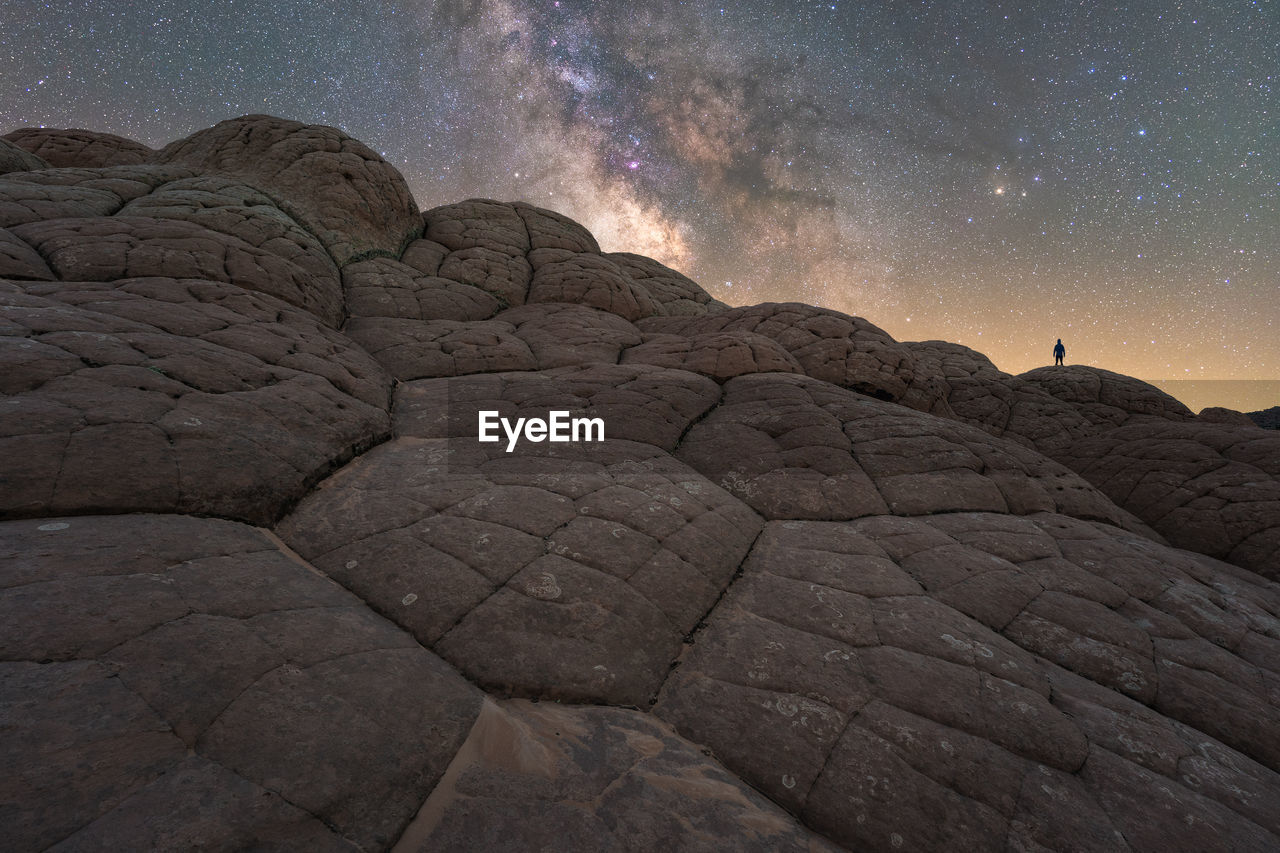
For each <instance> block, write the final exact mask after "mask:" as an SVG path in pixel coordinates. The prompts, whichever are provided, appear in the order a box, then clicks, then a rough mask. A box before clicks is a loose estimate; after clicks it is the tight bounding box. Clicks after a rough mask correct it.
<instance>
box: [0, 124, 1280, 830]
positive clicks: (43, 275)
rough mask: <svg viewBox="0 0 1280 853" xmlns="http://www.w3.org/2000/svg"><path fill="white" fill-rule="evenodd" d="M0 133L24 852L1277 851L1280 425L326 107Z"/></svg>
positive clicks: (8, 590) (15, 759)
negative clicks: (564, 417)
mask: <svg viewBox="0 0 1280 853" xmlns="http://www.w3.org/2000/svg"><path fill="white" fill-rule="evenodd" d="M6 139H7V142H5V143H4V145H3V146H0V171H3V174H0V219H2V220H3V221H0V306H2V307H0V312H2V314H0V315H2V316H3V327H2V331H3V335H0V362H2V364H3V369H0V390H2V391H3V393H4V397H3V399H2V400H0V407H2V408H0V451H2V453H0V519H2V520H0V566H2V567H3V568H2V569H0V617H2V618H0V651H2V653H3V660H0V695H2V696H3V700H2V702H0V708H2V709H3V711H2V713H3V719H4V720H5V725H4V726H0V755H3V756H4V771H5V772H4V773H3V774H0V817H2V818H3V825H4V826H5V827H6V829H5V836H6V844H7V845H8V846H9V847H11V848H12V849H15V850H43V849H47V848H51V847H53V848H57V849H59V850H79V849H149V848H155V849H186V848H191V847H197V846H200V847H206V848H211V849H243V848H250V847H252V848H256V849H270V850H374V849H390V848H392V847H396V849H400V850H445V849H447V850H468V849H471V850H487V849H494V848H495V847H499V846H501V847H505V848H506V849H516V850H537V849H547V848H552V849H558V850H570V851H571V850H599V849H611V850H635V851H648V850H654V849H663V848H670V849H676V850H708V851H710V850H724V849H735V850H738V849H741V850H761V851H766V850H768V851H772V850H810V851H814V850H839V849H848V850H855V849H856V850H886V851H891V850H897V849H906V850H951V849H972V850H1064V851H1065V850H1099V851H1113V850H1147V851H1167V850H1205V849H1233V850H1255V851H1264V850H1274V849H1277V847H1280V585H1278V584H1277V583H1276V579H1277V578H1280V436H1277V435H1276V434H1275V433H1272V432H1266V431H1263V430H1259V429H1257V428H1256V427H1253V426H1248V425H1244V424H1241V423H1239V422H1238V421H1228V420H1224V419H1223V418H1220V417H1214V416H1213V415H1211V414H1207V415H1203V416H1201V417H1197V416H1195V415H1193V414H1192V413H1190V412H1189V411H1187V410H1186V409H1185V407H1182V406H1180V404H1178V403H1177V402H1176V401H1174V400H1172V398H1169V397H1167V396H1166V395H1163V394H1162V393H1161V392H1159V391H1158V390H1157V389H1155V388H1152V387H1151V386H1148V385H1145V384H1144V383H1141V382H1138V381H1137V380H1133V379H1130V378H1128V377H1124V376H1121V375H1119V374H1115V373H1110V372H1107V371H1102V370H1097V369H1091V368H1084V367H1063V368H1043V369H1040V370H1036V371H1031V372H1030V373H1027V374H1024V375H1022V376H1018V377H1014V376H1009V375H1007V374H1004V373H1002V372H1000V371H999V370H998V369H996V367H995V366H994V365H993V364H991V362H990V361H989V360H988V359H986V358H985V357H983V356H982V355H981V354H980V353H976V352H974V351H972V350H969V349H967V348H965V347H960V346H957V345H954V344H948V343H945V342H939V341H929V342H914V343H913V342H898V341H895V340H893V339H892V338H891V337H890V336H889V335H888V334H886V333H885V332H883V331H882V330H880V329H878V328H876V327H875V326H874V325H872V324H871V323H869V322H867V321H866V320H863V319H861V318H856V317H849V316H845V315H842V314H839V313H837V312H833V311H829V310H825V309H819V308H814V307H811V306H806V305H799V304H785V305H758V306H750V307H740V308H731V307H729V306H726V305H723V304H721V303H718V302H716V301H715V300H713V299H711V298H710V297H709V296H708V295H707V293H706V292H705V291H703V290H702V289H701V288H699V287H698V286H697V285H696V284H695V283H694V282H692V281H690V280H689V279H687V278H686V277H684V276H682V275H680V274H679V273H677V272H675V271H673V270H670V269H667V268H666V267H664V266H662V265H661V264H658V263H657V262H655V261H652V260H650V259H648V258H643V257H640V256H637V255H630V254H625V253H605V252H602V251H601V250H600V247H599V246H598V244H597V243H596V241H595V239H594V238H593V237H592V236H591V234H590V233H589V232H587V230H586V229H584V228H583V227H582V226H580V225H579V224H577V223H575V222H573V221H571V220H569V219H567V218H565V217H564V216H561V215H559V214H556V213H554V212H552V211H547V210H542V209H540V208H536V207H533V206H531V205H528V204H525V203H523V202H515V203H502V202H497V201H489V200H475V199H473V200H469V201H464V202H460V203H457V204H451V205H447V206H444V207H439V208H435V209H433V210H428V211H426V212H425V213H420V212H419V211H418V209H417V205H416V203H415V202H414V200H413V198H412V196H411V194H410V193H409V190H408V187H407V186H406V185H405V183H404V181H403V179H402V178H401V177H400V176H399V175H398V174H397V173H396V172H395V170H394V169H392V168H391V167H390V166H389V165H387V164H386V163H385V162H383V161H382V160H381V158H379V157H378V156H377V155H376V154H375V153H374V152H372V151H371V150H370V149H368V148H367V147H365V146H363V145H361V144H360V143H358V142H356V141H355V140H352V139H350V138H349V137H347V136H346V135H344V134H342V133H341V132H339V131H337V130H334V129H332V128H324V127H311V126H305V125H301V124H298V123H296V122H287V121H283V120H280V119H275V118H270V117H266V116H247V117H244V118H241V119H235V120H232V121H227V122H223V123H222V124H220V125H218V126H216V127H214V128H210V129H208V130H205V131H201V132H199V133H196V134H194V135H192V136H190V137H188V138H187V139H184V140H179V141H177V142H174V143H172V144H170V145H168V146H166V147H165V148H164V149H162V150H160V151H153V150H151V149H148V148H146V147H145V146H142V145H139V144H137V143H133V142H130V141H128V140H124V139H121V138H119V137H114V136H110V135H107V134H96V133H93V132H90V131H82V130H76V131H59V130H50V129H40V130H31V129H28V130H21V131H16V132H14V133H12V134H10V135H9V136H8V137H6ZM552 410H563V411H568V412H571V413H573V414H574V415H575V416H583V417H590V418H598V419H600V420H601V421H602V422H603V423H604V425H605V430H606V435H605V440H604V441H602V442H588V441H579V442H576V443H573V442H570V443H551V442H547V441H532V440H524V441H520V442H518V443H516V445H515V446H514V447H513V448H512V449H511V450H510V451H508V449H507V445H506V444H505V443H503V442H496V443H482V442H479V441H477V423H478V417H479V413H480V412H481V411H489V412H497V413H499V414H500V415H501V416H502V417H504V418H508V419H510V420H512V421H514V420H515V419H516V418H522V417H523V418H534V417H546V416H547V414H548V412H549V411H552Z"/></svg>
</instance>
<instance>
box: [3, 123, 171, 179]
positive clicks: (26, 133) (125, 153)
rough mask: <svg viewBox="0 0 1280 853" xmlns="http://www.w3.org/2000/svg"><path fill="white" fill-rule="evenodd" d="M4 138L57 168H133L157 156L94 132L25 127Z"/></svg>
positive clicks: (142, 147) (139, 146) (138, 145)
mask: <svg viewBox="0 0 1280 853" xmlns="http://www.w3.org/2000/svg"><path fill="white" fill-rule="evenodd" d="M4 138H5V139H6V140H8V141H9V142H12V143H13V144H14V145H18V146H20V147H22V148H24V149H26V150H27V151H30V152H31V153H32V154H35V155H37V156H38V157H40V158H41V159H43V160H44V161H45V162H46V163H48V164H49V165H50V166H54V167H56V168H63V167H82V168H89V169H93V168H97V167H99V166H136V165H138V164H140V163H150V162H151V161H152V160H153V159H154V158H155V154H156V152H155V151H153V150H152V149H150V148H148V147H147V146H145V145H143V144H142V143H141V142H134V141H133V140H132V139H125V138H124V137H123V136H116V135H115V134H113V133H99V132H98V131H94V130H80V129H74V130H71V129H68V130H60V129H58V128H54V127H24V128H21V129H20V130H15V131H13V132H12V133H7V134H5V136H4Z"/></svg>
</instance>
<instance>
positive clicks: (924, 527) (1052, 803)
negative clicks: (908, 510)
mask: <svg viewBox="0 0 1280 853" xmlns="http://www.w3.org/2000/svg"><path fill="white" fill-rule="evenodd" d="M1104 555H1105V556H1104ZM1143 561H1145V565H1147V566H1149V567H1150V570H1151V571H1150V573H1149V574H1146V573H1141V572H1133V574H1131V575H1129V576H1125V575H1123V574H1120V573H1117V572H1116V571H1115V568H1114V567H1117V566H1124V565H1126V564H1127V565H1130V566H1132V565H1133V564H1134V563H1135V562H1143ZM1227 590H1229V591H1230V593H1229V594H1230V595H1231V596H1232V598H1233V599H1234V600H1233V601H1232V602H1231V603H1230V604H1227V602H1225V601H1222V600H1221V599H1218V600H1219V603H1221V604H1223V605H1225V606H1227V607H1230V608H1231V609H1232V610H1233V611H1235V610H1236V608H1237V607H1239V602H1241V601H1248V602H1249V604H1248V605H1245V607H1244V609H1246V610H1248V611H1249V612H1251V613H1252V614H1253V617H1252V619H1251V620H1250V624H1249V627H1248V628H1245V627H1244V626H1243V624H1240V625H1239V626H1238V627H1239V629H1240V630H1243V631H1244V632H1245V633H1248V634H1250V635H1252V636H1254V637H1256V638H1257V639H1256V642H1258V643H1260V644H1261V645H1262V646H1267V647H1270V644H1271V643H1273V642H1274V640H1275V639H1276V636H1277V635H1276V631H1277V628H1278V627H1280V622H1277V620H1276V615H1277V613H1280V598H1278V597H1277V591H1276V589H1275V587H1274V586H1273V585H1269V584H1265V582H1264V583H1261V584H1257V583H1251V582H1250V581H1249V580H1248V573H1247V572H1242V571H1241V570H1239V569H1235V568H1234V567H1231V566H1227V565H1225V564H1215V563H1214V562H1213V561H1211V560H1207V559H1205V558H1200V557H1196V556H1193V555H1189V554H1186V553H1185V552H1178V551H1175V550H1173V549H1169V548H1167V547H1164V546H1159V545H1156V544H1154V543H1151V542H1149V541H1148V540H1145V539H1141V538H1137V537H1134V536H1132V535H1130V534H1125V533H1123V532H1121V531H1118V530H1116V529H1115V528H1112V527H1109V526H1107V525H1101V524H1097V523H1085V522H1080V521H1076V520H1073V519H1068V518H1065V517H1063V516H1059V515H1053V514H1044V515H1037V516H1032V517H1029V518H1026V519H1015V518H1010V517H1008V516H1004V515H985V514H977V515H974V514H955V515H945V516H937V517H933V518H929V519H903V518H891V517H881V518H867V519H862V520H860V521H855V522H853V523H846V524H835V523H826V522H801V521H785V522H770V523H769V524H768V525H767V526H766V528H765V530H764V532H763V533H762V534H761V537H760V539H759V540H758V541H757V544H756V545H755V547H754V548H753V550H752V553H751V555H750V556H749V557H748V560H747V562H746V564H745V566H744V574H743V577H742V579H741V580H740V581H739V582H738V583H736V584H735V585H734V586H733V588H732V589H730V591H729V593H728V594H727V595H726V597H725V599H724V601H723V602H722V603H721V604H720V606H718V607H717V608H716V610H715V611H714V612H713V613H712V614H711V616H710V617H709V618H708V620H707V627H706V628H705V630H703V631H700V632H699V633H698V634H696V635H695V637H694V638H693V642H692V645H690V646H689V648H688V650H687V652H686V654H685V655H684V657H683V658H682V659H681V661H680V665H679V667H678V668H677V669H676V671H675V673H674V675H673V676H672V678H671V679H670V680H668V682H667V683H666V685H664V687H663V691H662V693H661V695H660V697H659V701H658V704H657V706H656V707H655V709H654V710H655V713H657V714H658V715H659V716H660V717H662V718H664V719H666V720H668V721H670V722H672V723H673V725H675V727H676V729H677V730H678V731H679V732H680V733H681V734H683V735H685V736H686V737H689V738H691V739H693V740H695V741H698V742H700V743H704V744H706V745H707V746H709V747H710V748H711V749H712V750H713V752H714V754H715V755H716V757H717V758H719V759H720V760H721V761H723V762H725V764H726V766H728V767H730V768H731V769H733V770H735V771H736V772H738V773H740V774H741V775H742V776H743V778H744V779H746V780H747V781H748V782H750V783H751V784H753V785H755V786H756V787H757V788H759V789H760V790H762V791H764V792H765V793H767V794H768V795H770V796H771V797H772V798H774V799H775V800H776V801H778V802H780V803H782V804H783V805H785V806H787V807H788V808H789V809H790V810H792V811H793V812H794V813H796V814H798V815H800V816H801V817H802V818H803V819H804V820H805V822H806V823H807V824H808V825H810V826H812V827H814V828H817V829H819V830H821V831H823V832H824V833H826V834H827V835H828V836H829V837H831V838H833V839H834V840H836V841H838V842H840V843H842V844H845V845H848V846H849V847H851V848H854V849H861V848H864V847H865V848H868V849H897V848H905V849H931V850H932V849H954V848H956V847H959V846H963V847H965V848H969V849H981V850H987V849H1008V848H1009V847H1013V848H1015V849H1041V848H1043V849H1060V848H1061V844H1062V840H1063V839H1070V847H1071V849H1095V850H1114V849H1159V848H1160V847H1161V846H1164V847H1166V848H1178V847H1179V846H1180V844H1181V843H1182V840H1183V836H1182V835H1180V833H1181V832H1182V830H1180V829H1178V828H1177V826H1176V825H1174V826H1170V825H1169V823H1168V822H1167V821H1166V819H1165V817H1164V816H1163V815H1162V813H1161V812H1159V811H1156V812H1144V811H1143V810H1142V809H1139V808H1136V807H1135V804H1134V802H1133V801H1132V800H1129V801H1126V798H1128V797H1132V796H1133V795H1134V794H1135V792H1136V790H1137V786H1138V785H1140V784H1142V783H1145V784H1147V785H1150V786H1157V787H1159V788H1160V790H1162V791H1164V792H1166V796H1167V799H1168V802H1169V803H1170V804H1176V806H1177V808H1178V809H1181V810H1183V812H1180V813H1186V814H1190V815H1192V816H1193V818H1194V819H1193V821H1192V824H1193V825H1196V826H1201V827H1205V828H1206V830H1205V833H1204V834H1203V836H1202V838H1203V839H1207V838H1209V837H1210V836H1211V835H1212V834H1213V833H1215V832H1216V833H1220V836H1219V842H1220V843H1225V844H1227V845H1228V846H1233V847H1236V848H1237V849H1266V848H1267V847H1268V846H1270V845H1274V844H1275V843H1276V841H1277V837H1278V835H1280V822H1278V821H1277V820H1276V818H1275V812H1274V808H1275V804H1276V803H1277V801H1278V798H1280V777H1277V775H1276V773H1275V770H1276V767H1277V766H1280V765H1278V762H1280V754H1277V753H1276V751H1275V750H1274V747H1273V744H1274V743H1276V742H1280V739H1278V738H1277V731H1276V730H1275V726H1276V720H1277V719H1280V717H1277V715H1276V708H1277V703H1278V702H1280V694H1277V693H1276V691H1275V687H1276V684H1277V682H1276V679H1275V676H1276V674H1277V672H1276V669H1275V662H1274V661H1273V660H1262V659H1258V658H1256V655H1255V652H1254V651H1251V650H1248V648H1247V647H1248V646H1250V643H1245V642H1242V639H1241V638H1242V636H1243V635H1242V634H1236V635H1233V636H1232V637H1230V638H1227V637H1223V636H1221V634H1220V633H1219V631H1217V630H1214V629H1213V628H1211V627H1210V626H1209V625H1207V624H1204V623H1199V622H1197V621H1196V619H1195V617H1191V616H1189V615H1188V614H1189V612H1190V611H1189V609H1188V607H1187V606H1186V605H1185V604H1184V603H1182V602H1179V601H1178V599H1179V598H1180V597H1182V596H1188V597H1190V598H1194V599H1196V600H1198V601H1200V602H1202V604H1203V605H1207V603H1208V602H1209V600H1211V599H1215V598H1218V596H1221V595H1224V594H1226V592H1225V591H1227ZM1067 599H1069V600H1070V601H1071V602H1072V604H1073V606H1071V607H1063V606H1061V605H1062V603H1063V602H1064V600H1067ZM1100 599H1101V600H1100ZM1102 601H1107V602H1109V606H1108V605H1106V604H1102ZM1090 602H1093V605H1092V607H1091V606H1090ZM1237 612H1238V611H1237ZM1029 620H1042V622H1041V621H1037V622H1036V625H1041V624H1043V625H1049V624H1052V625H1053V626H1054V627H1053V630H1051V631H1048V632H1046V631H1045V630H1044V629H1043V628H1041V627H1032V625H1030V624H1028V621H1029ZM1184 620H1185V621H1184ZM1175 638H1176V639H1175ZM1251 642H1255V641H1251ZM1192 649H1194V651H1193V650H1192ZM1170 655H1173V656H1174V657H1176V658H1177V660H1174V659H1173V658H1172V657H1169V656H1170ZM1210 660H1212V661H1214V663H1212V664H1210V663H1208V661H1210ZM1251 660H1252V661H1253V662H1250V661H1251ZM1200 667H1209V668H1210V669H1212V670H1213V674H1210V672H1209V671H1207V670H1203V669H1199V668H1200ZM1193 670H1195V674H1194V675H1192V671H1193ZM1204 679H1208V681H1205V680H1204ZM1209 681H1212V682H1213V683H1214V684H1216V685H1217V687H1216V688H1208V683H1209ZM1195 683H1199V685H1200V686H1199V687H1194V686H1192V685H1193V684H1195ZM1189 690H1192V691H1195V695H1196V696H1197V697H1198V699H1197V701H1195V702H1185V701H1184V700H1183V698H1182V697H1183V696H1186V695H1188V694H1187V692H1186V691H1189ZM1212 692H1216V694H1217V695H1216V696H1211V695H1210V694H1211V693H1212ZM1228 779H1230V780H1232V781H1227V780H1228ZM1209 780H1212V781H1209ZM1130 845H1132V848H1130Z"/></svg>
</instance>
